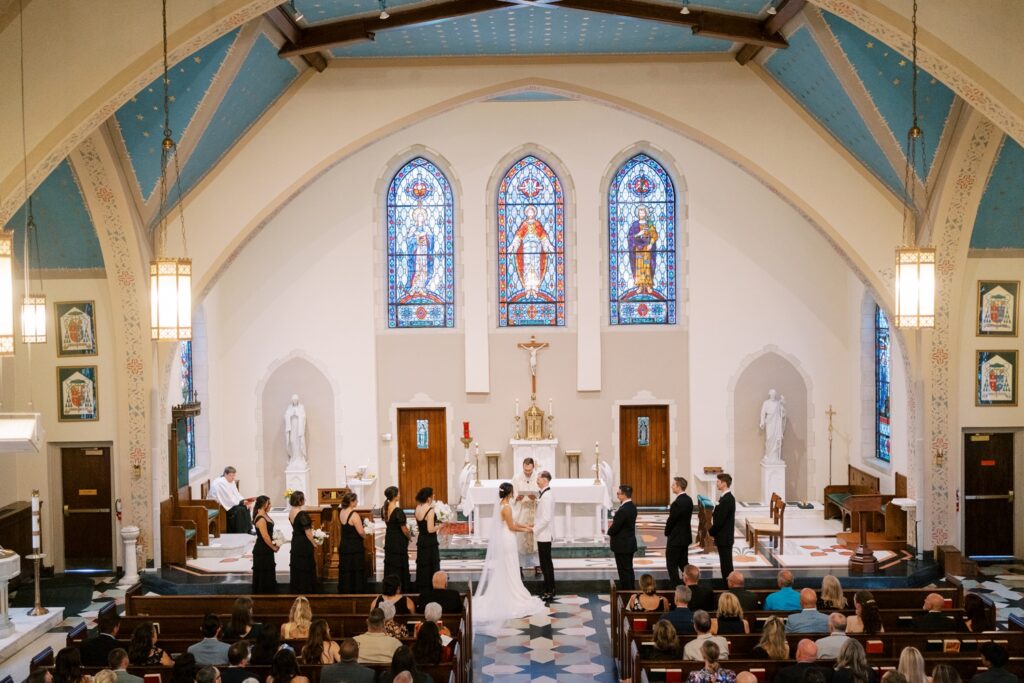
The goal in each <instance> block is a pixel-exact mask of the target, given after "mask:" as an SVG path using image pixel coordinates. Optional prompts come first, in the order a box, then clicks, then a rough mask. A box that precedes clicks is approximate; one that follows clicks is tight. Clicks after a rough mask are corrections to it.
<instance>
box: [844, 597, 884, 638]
mask: <svg viewBox="0 0 1024 683" xmlns="http://www.w3.org/2000/svg"><path fill="white" fill-rule="evenodd" d="M853 610H854V614H852V615H851V616H849V617H847V618H846V632H847V633H866V634H868V635H869V636H873V635H875V634H876V633H882V632H884V631H885V629H884V628H882V615H881V614H880V613H879V611H878V603H877V602H875V596H873V595H872V594H871V591H857V592H856V593H854V594H853Z"/></svg>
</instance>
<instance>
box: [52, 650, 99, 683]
mask: <svg viewBox="0 0 1024 683" xmlns="http://www.w3.org/2000/svg"><path fill="white" fill-rule="evenodd" d="M91 681H92V677H91V676H87V675H86V674H84V673H82V656H81V654H79V652H78V648H77V647H65V648H62V649H61V650H60V652H58V653H57V657H56V659H54V661H53V683H91Z"/></svg>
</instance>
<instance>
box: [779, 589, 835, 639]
mask: <svg viewBox="0 0 1024 683" xmlns="http://www.w3.org/2000/svg"><path fill="white" fill-rule="evenodd" d="M817 604H818V596H817V595H815V594H814V589H813V588H804V589H803V590H802V591H800V611H799V612H797V613H796V614H790V615H789V618H788V619H786V633H828V615H825V614H822V613H821V612H819V611H818V610H817V608H816V607H817Z"/></svg>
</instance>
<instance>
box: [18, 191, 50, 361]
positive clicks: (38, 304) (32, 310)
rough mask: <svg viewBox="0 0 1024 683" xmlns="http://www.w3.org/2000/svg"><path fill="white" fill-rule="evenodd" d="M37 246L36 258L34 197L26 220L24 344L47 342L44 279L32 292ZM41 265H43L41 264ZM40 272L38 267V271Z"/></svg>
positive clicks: (22, 323)
mask: <svg viewBox="0 0 1024 683" xmlns="http://www.w3.org/2000/svg"><path fill="white" fill-rule="evenodd" d="M33 244H34V245H35V246H36V249H35V252H36V260H37V261H40V260H41V259H40V258H39V239H38V237H37V233H36V220H35V217H34V216H33V215H32V197H31V196H30V197H29V198H28V220H27V221H26V222H25V289H24V291H25V297H24V299H23V300H22V303H21V341H22V343H24V344H45V343H46V295H45V294H43V293H42V288H43V281H42V278H40V280H39V292H38V293H34V292H32V285H31V283H32V278H31V277H30V274H31V272H32V245H33ZM40 267H41V266H40ZM36 272H38V268H37V271H36Z"/></svg>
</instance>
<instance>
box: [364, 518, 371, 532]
mask: <svg viewBox="0 0 1024 683" xmlns="http://www.w3.org/2000/svg"><path fill="white" fill-rule="evenodd" d="M363 531H365V532H366V533H368V534H372V533H373V522H372V521H370V520H369V519H367V518H366V517H363Z"/></svg>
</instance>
